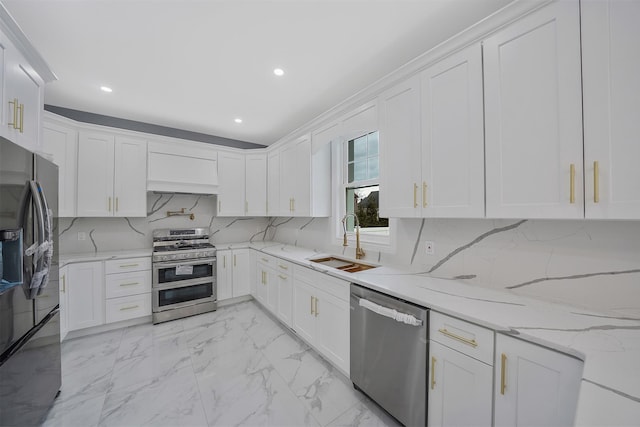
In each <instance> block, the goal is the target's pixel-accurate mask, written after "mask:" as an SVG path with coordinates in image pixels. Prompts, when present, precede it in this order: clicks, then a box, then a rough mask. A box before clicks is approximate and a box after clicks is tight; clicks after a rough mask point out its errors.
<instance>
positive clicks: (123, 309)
mask: <svg viewBox="0 0 640 427" xmlns="http://www.w3.org/2000/svg"><path fill="white" fill-rule="evenodd" d="M138 307H140V306H139V305H130V306H129V307H122V308H121V309H120V311H126V310H133V309H135V308H138Z"/></svg>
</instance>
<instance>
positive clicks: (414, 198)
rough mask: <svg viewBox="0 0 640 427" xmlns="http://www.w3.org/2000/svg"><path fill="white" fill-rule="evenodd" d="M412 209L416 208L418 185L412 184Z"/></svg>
mask: <svg viewBox="0 0 640 427" xmlns="http://www.w3.org/2000/svg"><path fill="white" fill-rule="evenodd" d="M413 207H414V208H417V207H418V184H416V183H415V182H414V183H413Z"/></svg>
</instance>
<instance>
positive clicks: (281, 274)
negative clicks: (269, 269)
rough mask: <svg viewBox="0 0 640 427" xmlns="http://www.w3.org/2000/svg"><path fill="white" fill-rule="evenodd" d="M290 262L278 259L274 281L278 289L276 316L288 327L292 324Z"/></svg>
mask: <svg viewBox="0 0 640 427" xmlns="http://www.w3.org/2000/svg"><path fill="white" fill-rule="evenodd" d="M290 271H291V264H290V263H289V262H287V261H282V260H278V262H277V267H276V276H275V283H276V287H277V289H278V304H277V313H276V314H277V316H278V318H279V319H280V320H281V321H282V323H284V324H285V325H287V326H288V327H292V326H293V312H292V310H293V305H292V298H293V284H292V282H293V280H292V278H291V273H290Z"/></svg>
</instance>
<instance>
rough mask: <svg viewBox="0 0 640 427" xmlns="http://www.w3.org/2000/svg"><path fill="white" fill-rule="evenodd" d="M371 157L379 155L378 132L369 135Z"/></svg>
mask: <svg viewBox="0 0 640 427" xmlns="http://www.w3.org/2000/svg"><path fill="white" fill-rule="evenodd" d="M368 146H369V157H373V156H377V155H378V132H373V133H370V134H369V135H368Z"/></svg>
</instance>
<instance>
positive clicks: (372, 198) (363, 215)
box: [346, 185, 389, 234]
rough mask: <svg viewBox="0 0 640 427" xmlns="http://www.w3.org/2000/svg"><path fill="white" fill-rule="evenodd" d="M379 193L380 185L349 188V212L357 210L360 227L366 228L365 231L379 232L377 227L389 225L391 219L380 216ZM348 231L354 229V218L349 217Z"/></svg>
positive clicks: (347, 197) (347, 199)
mask: <svg viewBox="0 0 640 427" xmlns="http://www.w3.org/2000/svg"><path fill="white" fill-rule="evenodd" d="M379 195H380V187H379V186H377V185H373V186H369V187H360V188H347V191H346V206H347V213H353V212H354V210H355V214H356V215H357V216H358V221H359V222H360V227H361V228H362V229H364V230H362V232H363V233H367V232H371V233H376V234H379V232H378V231H376V228H377V229H384V228H388V227H389V220H388V219H387V218H380V217H378V214H379ZM367 229H369V230H367ZM371 229H373V230H371ZM347 231H354V222H353V220H349V219H347ZM385 231H386V230H385Z"/></svg>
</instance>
